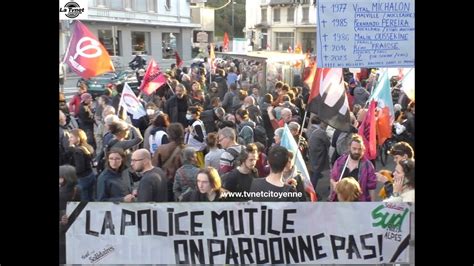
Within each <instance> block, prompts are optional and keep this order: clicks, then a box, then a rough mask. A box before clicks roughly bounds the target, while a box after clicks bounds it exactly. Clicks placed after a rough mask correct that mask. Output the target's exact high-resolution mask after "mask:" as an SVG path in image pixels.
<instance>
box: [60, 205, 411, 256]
mask: <svg viewBox="0 0 474 266" xmlns="http://www.w3.org/2000/svg"><path fill="white" fill-rule="evenodd" d="M409 209H410V206H409V205H408V204H406V203H398V204H393V203H391V204H389V203H383V202H370V203H366V202H364V203H337V202H336V203H333V202H331V203H329V202H321V203H317V204H314V203H310V202H301V203H290V202H288V203H271V204H269V203H252V202H245V203H231V202H228V203H203V202H199V203H197V202H196V203H120V204H117V203H106V202H90V203H86V202H84V203H77V202H74V203H69V204H68V206H67V210H68V212H67V213H68V215H69V217H70V222H71V223H72V224H71V226H70V227H69V229H68V230H67V233H66V240H67V244H66V263H68V264H72V263H74V264H89V263H91V264H95V263H98V264H114V263H119V264H143V263H146V264H175V263H176V264H190V263H192V264H212V263H218V264H223V263H225V264H247V263H248V264H255V263H258V264H261V263H265V264H269V263H271V264H294V263H304V264H314V263H350V264H361V263H377V264H380V263H390V262H396V263H407V262H408V260H409V256H408V255H409V254H408V242H409V238H410V235H409V225H410V210H409Z"/></svg>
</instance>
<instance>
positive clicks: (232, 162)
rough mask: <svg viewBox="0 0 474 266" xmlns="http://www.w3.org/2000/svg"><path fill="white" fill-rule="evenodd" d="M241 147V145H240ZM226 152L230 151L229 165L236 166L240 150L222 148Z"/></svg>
mask: <svg viewBox="0 0 474 266" xmlns="http://www.w3.org/2000/svg"><path fill="white" fill-rule="evenodd" d="M242 149H243V147H242ZM224 150H225V151H226V152H228V153H230V155H232V157H233V159H232V160H231V161H230V165H231V166H232V168H236V167H237V166H239V164H238V162H236V160H237V158H238V157H239V155H240V152H238V151H237V150H235V149H232V148H230V147H229V148H227V149H224Z"/></svg>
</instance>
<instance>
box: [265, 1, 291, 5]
mask: <svg viewBox="0 0 474 266" xmlns="http://www.w3.org/2000/svg"><path fill="white" fill-rule="evenodd" d="M294 4H295V0H270V3H269V4H268V5H270V6H288V5H294Z"/></svg>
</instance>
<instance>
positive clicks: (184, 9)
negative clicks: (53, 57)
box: [59, 0, 200, 69]
mask: <svg viewBox="0 0 474 266" xmlns="http://www.w3.org/2000/svg"><path fill="white" fill-rule="evenodd" d="M88 8H89V13H88V14H89V16H88V18H87V19H84V20H81V22H83V23H84V24H85V25H86V26H87V27H88V28H89V30H90V31H91V32H92V33H93V34H95V35H96V37H97V38H98V39H99V41H100V42H101V43H102V44H103V45H104V47H105V49H107V51H108V52H109V54H110V55H111V56H112V58H113V61H114V64H115V66H116V68H117V69H120V68H123V67H126V66H128V62H130V61H131V60H132V59H133V57H134V56H135V54H137V53H138V54H143V55H145V57H146V58H147V59H149V58H153V59H155V60H156V61H161V62H163V61H165V62H166V61H168V60H169V61H174V60H175V57H174V51H177V52H178V53H179V54H180V56H181V58H182V59H183V60H190V59H191V49H192V45H191V43H192V38H193V29H195V28H199V27H200V25H199V24H194V23H192V22H191V10H190V3H189V0H89V1H88ZM60 23H61V24H60V36H59V40H60V54H61V55H63V54H64V53H65V51H66V49H67V44H68V42H69V39H70V37H71V36H70V34H71V32H70V27H71V24H70V21H61V22H60Z"/></svg>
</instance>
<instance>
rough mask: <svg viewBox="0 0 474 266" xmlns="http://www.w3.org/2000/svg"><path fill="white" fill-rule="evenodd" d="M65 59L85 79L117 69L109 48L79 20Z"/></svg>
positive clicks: (75, 25)
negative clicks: (108, 50) (106, 48)
mask: <svg viewBox="0 0 474 266" xmlns="http://www.w3.org/2000/svg"><path fill="white" fill-rule="evenodd" d="M64 61H65V62H66V63H67V64H68V65H69V66H70V67H71V69H72V70H73V71H74V72H75V73H76V74H78V75H79V76H81V77H82V78H85V79H88V78H90V77H95V76H97V75H100V74H103V73H105V72H110V71H115V69H114V65H113V63H112V61H111V60H110V56H109V54H108V52H107V50H105V48H104V46H103V45H102V44H101V43H100V42H99V41H98V40H97V38H96V37H95V36H94V34H92V32H90V31H89V29H88V28H87V27H86V26H85V25H84V24H82V23H81V22H80V21H79V20H77V21H76V23H75V24H74V29H73V33H72V38H71V41H70V42H69V45H68V49H67V52H66V55H65V56H64Z"/></svg>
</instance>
